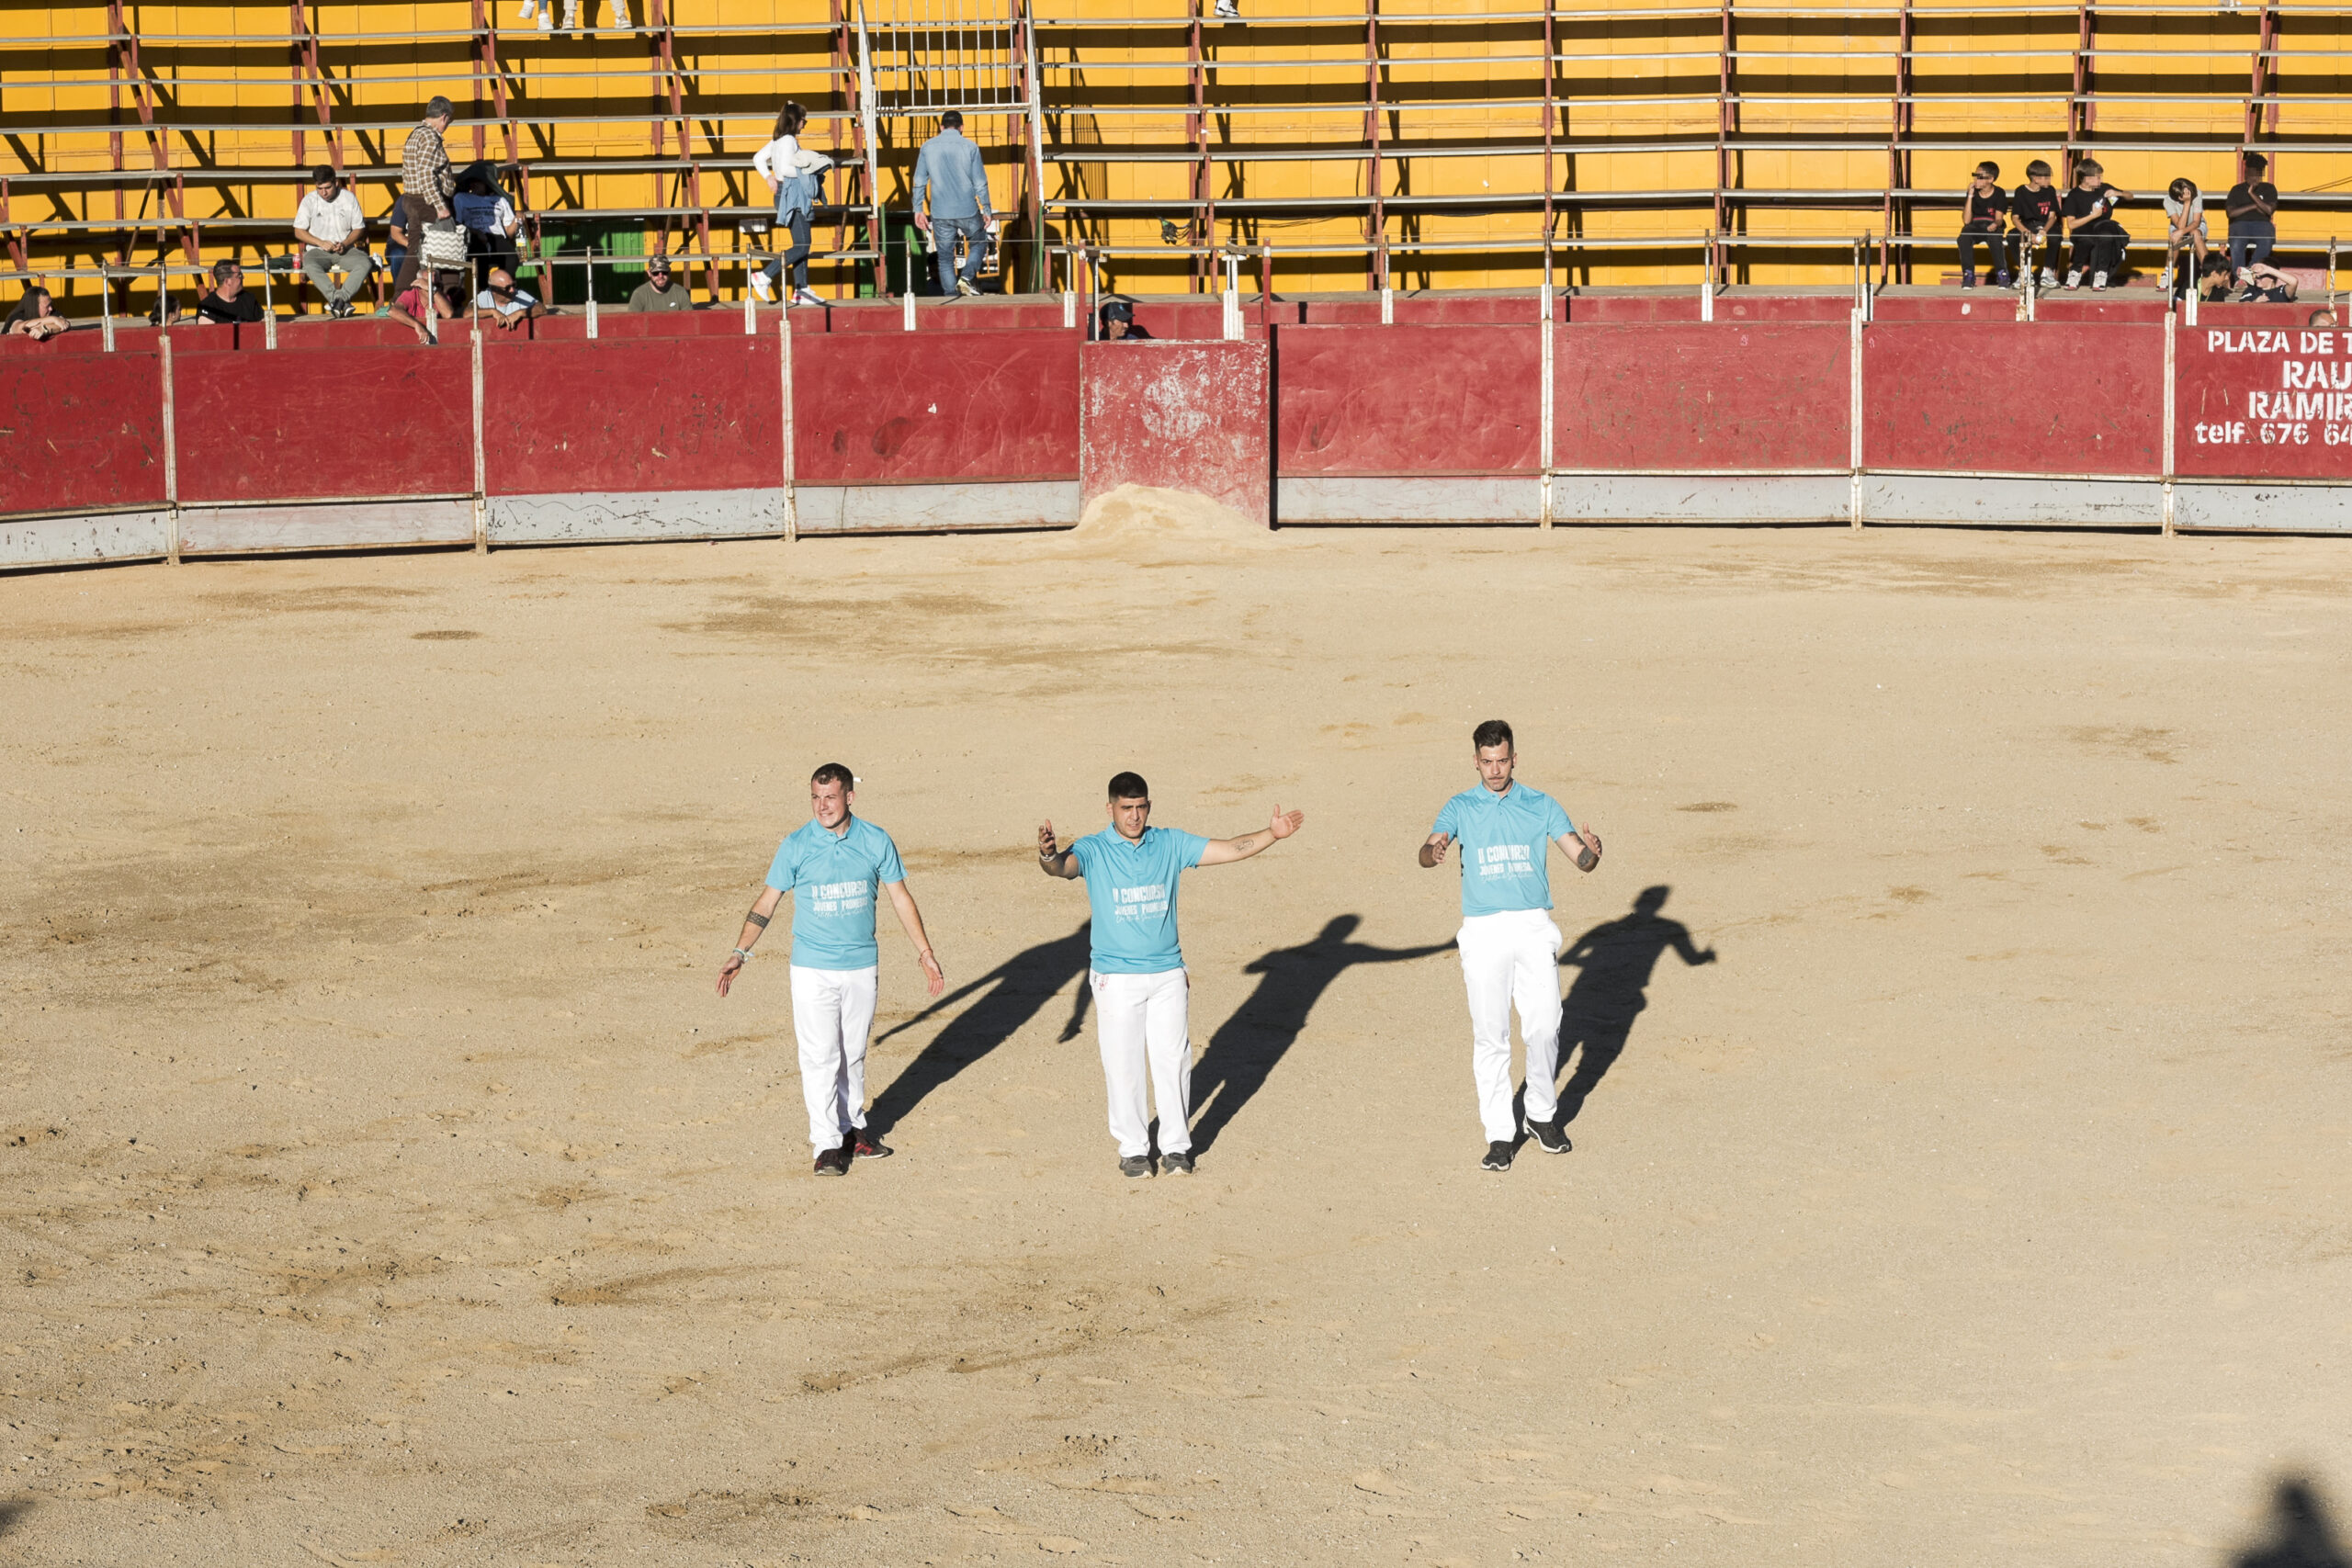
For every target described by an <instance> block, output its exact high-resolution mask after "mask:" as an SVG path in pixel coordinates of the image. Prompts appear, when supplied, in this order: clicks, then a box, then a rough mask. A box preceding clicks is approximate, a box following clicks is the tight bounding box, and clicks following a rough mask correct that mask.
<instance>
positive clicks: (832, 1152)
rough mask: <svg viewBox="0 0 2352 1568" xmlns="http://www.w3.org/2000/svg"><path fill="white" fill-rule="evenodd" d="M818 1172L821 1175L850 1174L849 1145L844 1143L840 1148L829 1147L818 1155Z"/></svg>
mask: <svg viewBox="0 0 2352 1568" xmlns="http://www.w3.org/2000/svg"><path fill="white" fill-rule="evenodd" d="M817 1174H818V1175H820V1176H847V1175H848V1174H849V1145H846V1144H844V1145H842V1146H841V1147H840V1148H837V1149H827V1150H826V1151H825V1152H824V1153H822V1154H820V1155H819V1156H817Z"/></svg>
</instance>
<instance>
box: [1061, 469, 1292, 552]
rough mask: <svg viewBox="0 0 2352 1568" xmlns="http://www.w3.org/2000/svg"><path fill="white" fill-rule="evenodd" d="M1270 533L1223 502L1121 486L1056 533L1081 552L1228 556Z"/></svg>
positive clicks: (1266, 540) (1266, 541) (1268, 538)
mask: <svg viewBox="0 0 2352 1568" xmlns="http://www.w3.org/2000/svg"><path fill="white" fill-rule="evenodd" d="M1273 543H1274V535H1273V532H1272V530H1271V529H1269V528H1267V527H1266V526H1265V525H1262V524H1260V523H1258V522H1256V521H1254V520H1252V519H1251V518H1250V517H1247V516H1245V515H1243V514H1242V513H1238V512H1236V511H1235V510H1234V509H1233V508H1232V507H1230V506H1227V505H1226V504H1225V503H1224V502H1217V501H1212V500H1210V499H1209V498H1208V497H1207V496H1204V495H1196V494H1194V493H1193V491H1183V490H1158V489H1155V488H1153V487H1152V486H1150V485H1121V486H1120V487H1119V488H1118V489H1116V490H1114V491H1110V492H1109V493H1108V494H1105V495H1099V496H1096V497H1095V498H1094V500H1093V501H1092V502H1091V503H1089V504H1088V506H1087V508H1086V513H1085V515H1083V516H1082V517H1080V519H1079V522H1078V526H1077V527H1075V528H1073V529H1071V530H1070V531H1069V533H1067V534H1063V535H1060V536H1057V539H1056V544H1057V547H1059V548H1060V549H1061V550H1064V551H1067V552H1069V553H1073V554H1083V555H1103V556H1118V557H1122V558H1126V557H1134V556H1139V555H1155V556H1164V555H1178V556H1199V555H1231V554H1238V553H1240V552H1243V551H1248V550H1261V549H1267V548H1270V547H1272V545H1273Z"/></svg>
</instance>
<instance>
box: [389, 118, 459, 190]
mask: <svg viewBox="0 0 2352 1568" xmlns="http://www.w3.org/2000/svg"><path fill="white" fill-rule="evenodd" d="M457 117H458V111H457V108H456V107H455V106H453V105H452V104H451V103H450V102H449V100H448V99H447V98H444V97H435V99H434V100H433V101H432V102H431V103H429V104H427V105H425V106H424V124H422V125H420V126H418V127H417V128H416V129H415V130H412V131H410V132H409V133H408V145H407V146H406V147H404V148H402V149H401V190H403V191H405V192H406V193H407V194H409V195H410V196H413V197H419V198H420V199H422V200H424V201H427V202H430V203H431V204H432V206H433V216H434V217H435V218H437V219H447V217H448V216H449V197H450V196H451V195H452V194H454V193H455V191H456V189H457V176H455V175H452V174H451V173H450V172H449V150H448V149H447V147H445V146H443V145H442V144H441V133H442V132H443V131H445V130H448V129H449V122H450V121H451V120H453V119H455V118H457Z"/></svg>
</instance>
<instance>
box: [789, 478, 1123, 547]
mask: <svg viewBox="0 0 2352 1568" xmlns="http://www.w3.org/2000/svg"><path fill="white" fill-rule="evenodd" d="M793 497H794V500H795V502H797V506H796V510H797V513H798V517H799V531H800V532H801V533H803V534H862V533H916V532H930V531H933V530H939V529H954V530H957V531H965V530H969V529H974V528H1067V527H1069V526H1071V525H1074V524H1076V523H1077V522H1078V516H1079V512H1080V505H1079V498H1078V481H1077V480H1076V479H1033V480H1024V481H1021V482H1017V483H1012V484H921V485H802V486H800V487H799V489H797V491H794V492H793Z"/></svg>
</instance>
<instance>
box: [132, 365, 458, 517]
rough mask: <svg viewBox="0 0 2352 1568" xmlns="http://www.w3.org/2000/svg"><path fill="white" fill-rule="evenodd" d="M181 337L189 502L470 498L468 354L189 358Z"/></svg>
mask: <svg viewBox="0 0 2352 1568" xmlns="http://www.w3.org/2000/svg"><path fill="white" fill-rule="evenodd" d="M216 330H225V329H216ZM180 337H181V334H180V333H176V332H175V333H173V334H172V387H173V397H174V405H175V408H174V412H175V417H174V421H173V428H174V433H175V439H176V442H177V448H178V454H179V492H180V500H181V502H183V503H188V504H195V503H205V502H255V501H356V500H361V499H364V498H369V497H389V496H422V495H466V494H469V493H470V492H471V491H472V490H473V482H474V478H473V385H472V377H471V373H470V371H469V367H468V365H467V361H466V354H465V351H464V350H463V349H462V348H460V347H458V346H455V345H451V346H447V347H443V348H438V349H427V348H416V347H413V346H412V347H409V348H375V347H365V346H354V347H348V348H281V349H279V350H278V351H277V353H275V354H213V353H202V354H186V355H184V354H182V353H181V352H180Z"/></svg>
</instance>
